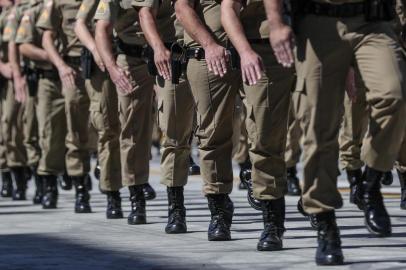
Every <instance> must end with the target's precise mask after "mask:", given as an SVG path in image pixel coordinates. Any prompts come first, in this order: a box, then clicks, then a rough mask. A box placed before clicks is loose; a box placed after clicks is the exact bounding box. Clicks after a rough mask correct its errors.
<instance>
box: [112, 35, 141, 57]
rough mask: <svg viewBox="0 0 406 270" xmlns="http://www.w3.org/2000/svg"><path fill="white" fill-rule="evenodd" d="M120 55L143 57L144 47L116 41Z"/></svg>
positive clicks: (119, 40)
mask: <svg viewBox="0 0 406 270" xmlns="http://www.w3.org/2000/svg"><path fill="white" fill-rule="evenodd" d="M116 47H117V53H118V54H125V55H128V56H131V57H142V56H143V52H144V47H143V46H140V45H136V44H127V43H125V42H123V41H122V40H121V39H118V40H116Z"/></svg>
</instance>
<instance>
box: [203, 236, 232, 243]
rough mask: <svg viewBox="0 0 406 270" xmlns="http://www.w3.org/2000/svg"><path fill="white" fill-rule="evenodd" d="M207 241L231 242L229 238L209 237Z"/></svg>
mask: <svg viewBox="0 0 406 270" xmlns="http://www.w3.org/2000/svg"><path fill="white" fill-rule="evenodd" d="M208 240H209V241H210V242H225V241H231V237H209V238H208Z"/></svg>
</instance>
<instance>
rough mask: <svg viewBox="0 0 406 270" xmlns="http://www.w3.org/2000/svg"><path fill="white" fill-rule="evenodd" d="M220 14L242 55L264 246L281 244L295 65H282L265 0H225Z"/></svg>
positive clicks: (271, 247)
mask: <svg viewBox="0 0 406 270" xmlns="http://www.w3.org/2000/svg"><path fill="white" fill-rule="evenodd" d="M221 18H222V23H223V26H224V29H225V30H226V32H227V34H228V37H229V38H230V40H231V42H232V43H233V45H234V46H235V48H236V50H237V52H238V54H239V55H240V58H241V72H242V78H243V82H244V89H243V90H244V94H245V96H246V100H245V104H246V106H247V115H248V117H247V120H246V123H247V124H246V126H247V130H248V136H249V138H250V141H251V144H252V145H251V147H250V152H249V153H250V157H251V160H252V184H253V185H252V188H253V194H254V197H255V198H256V199H257V200H259V201H260V202H261V208H262V212H263V222H264V231H263V232H262V235H261V237H260V240H259V242H258V245H257V249H258V250H259V251H274V250H280V249H282V247H283V245H282V237H283V233H284V231H285V227H284V222H285V198H284V196H285V195H286V193H287V182H286V164H285V155H284V154H285V146H286V136H287V124H288V115H289V106H290V101H291V94H290V93H291V90H292V89H293V86H294V70H293V69H287V68H284V67H283V66H281V65H279V63H278V62H277V60H276V58H275V56H274V55H273V52H272V49H271V47H270V46H269V44H268V38H269V30H268V28H267V18H266V13H265V10H264V4H263V1H262V0H248V1H244V0H223V1H222V3H221Z"/></svg>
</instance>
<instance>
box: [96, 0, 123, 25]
mask: <svg viewBox="0 0 406 270" xmlns="http://www.w3.org/2000/svg"><path fill="white" fill-rule="evenodd" d="M117 12H118V6H117V3H116V2H115V1H114V0H100V2H99V5H98V6H97V9H96V14H95V15H94V19H95V20H106V21H111V22H114V21H115V19H116V16H117Z"/></svg>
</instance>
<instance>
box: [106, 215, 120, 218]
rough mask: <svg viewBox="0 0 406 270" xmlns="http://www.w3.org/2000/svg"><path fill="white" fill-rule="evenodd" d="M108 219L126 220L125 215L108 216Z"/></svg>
mask: <svg viewBox="0 0 406 270" xmlns="http://www.w3.org/2000/svg"><path fill="white" fill-rule="evenodd" d="M106 218H107V219H122V218H124V216H123V215H121V216H106Z"/></svg>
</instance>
